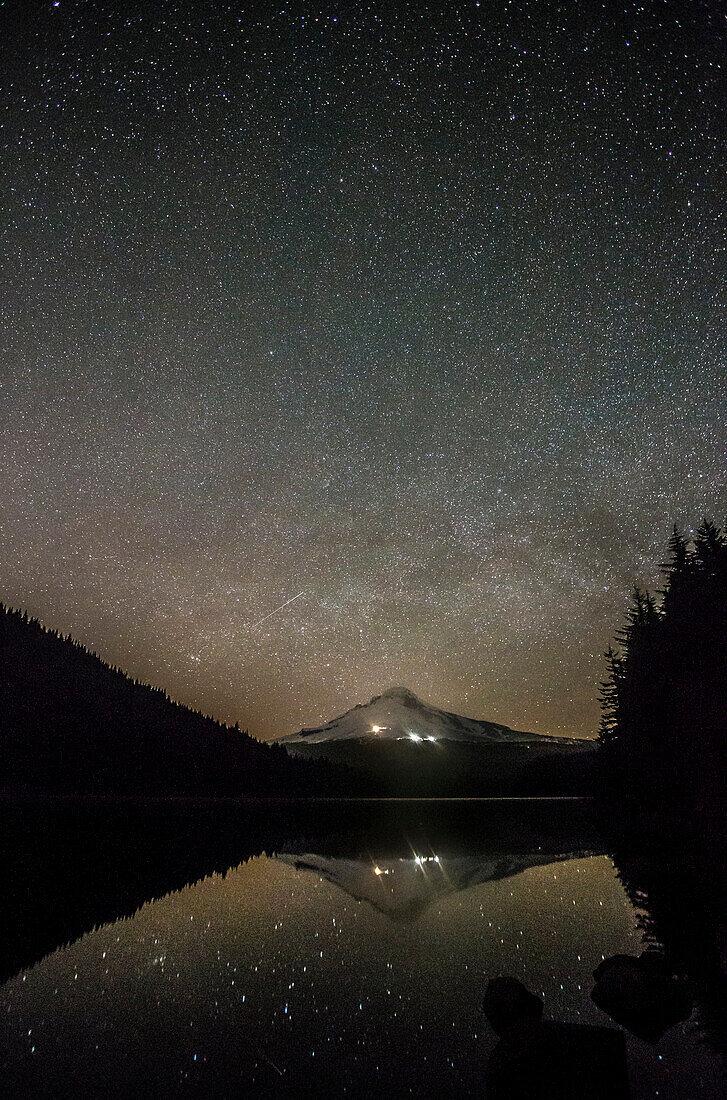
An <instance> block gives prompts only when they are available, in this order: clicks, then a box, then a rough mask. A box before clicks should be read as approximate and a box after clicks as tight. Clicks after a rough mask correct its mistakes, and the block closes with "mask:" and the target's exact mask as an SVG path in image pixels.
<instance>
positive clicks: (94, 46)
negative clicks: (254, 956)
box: [0, 0, 727, 738]
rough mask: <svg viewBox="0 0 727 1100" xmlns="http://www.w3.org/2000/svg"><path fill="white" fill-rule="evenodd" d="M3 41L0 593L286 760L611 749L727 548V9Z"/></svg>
mask: <svg viewBox="0 0 727 1100" xmlns="http://www.w3.org/2000/svg"><path fill="white" fill-rule="evenodd" d="M0 24H1V25H0V44H1V45H0V49H1V51H2V58H1V60H0V69H1V71H2V73H3V78H2V95H1V98H0V124H1V128H0V146H1V147H2V164H3V183H2V217H1V218H0V251H1V256H2V260H1V265H2V267H1V271H0V274H1V275H2V286H3V292H2V326H1V331H0V343H1V344H2V355H1V357H0V424H1V426H2V433H3V451H2V456H1V458H0V462H1V465H0V598H1V599H2V600H4V601H5V602H6V603H10V604H12V605H14V606H20V607H24V608H27V609H28V610H29V612H31V613H32V614H34V615H37V616H39V617H40V618H41V619H43V621H45V622H46V623H48V624H49V625H52V626H54V627H57V628H60V629H62V630H64V631H70V632H71V633H72V634H73V635H74V636H75V637H77V638H78V639H79V640H80V641H82V642H84V643H85V644H87V645H89V646H90V647H92V648H94V649H96V650H97V652H98V653H99V654H100V655H101V656H103V657H104V658H105V659H107V660H110V661H112V662H114V663H118V664H120V665H121V666H122V667H124V668H125V669H127V670H128V671H129V672H130V673H132V674H133V675H135V676H138V677H141V678H143V679H145V680H149V681H151V682H153V683H155V684H158V685H162V686H164V687H166V688H168V689H169V691H170V692H171V693H172V694H173V695H174V696H175V697H177V698H179V699H181V700H182V701H184V702H186V703H190V704H192V705H194V706H197V707H200V708H201V709H203V710H204V711H206V712H211V713H214V714H215V715H216V716H218V717H220V718H222V719H225V720H230V721H239V722H240V724H241V725H242V726H243V727H245V728H248V729H249V730H250V732H251V733H253V734H255V735H257V736H259V737H262V738H268V737H272V736H275V735H278V734H284V733H290V732H292V731H294V730H297V729H299V728H300V727H301V726H303V725H306V726H309V725H316V724H318V723H320V722H321V721H324V720H327V719H329V718H331V717H333V716H334V715H335V714H339V713H341V712H342V711H343V710H345V709H347V708H348V707H350V706H352V705H353V704H354V703H356V702H365V701H367V700H368V699H369V698H370V697H371V696H372V695H374V694H378V693H379V692H380V691H382V690H383V689H384V688H386V687H387V686H390V685H391V684H402V685H405V686H407V687H409V688H411V689H412V690H413V691H415V692H416V693H417V694H419V695H420V696H422V697H423V698H425V699H427V700H429V701H431V702H433V703H435V704H436V705H439V706H442V707H445V708H446V709H448V710H454V711H457V712H459V713H464V714H468V715H472V716H475V717H480V718H485V719H489V720H493V721H500V722H504V723H506V724H508V725H510V726H513V727H515V728H519V729H525V730H532V731H535V732H540V733H562V734H568V735H573V734H575V735H580V736H592V735H593V734H594V733H595V731H596V729H597V724H598V705H597V685H598V680H599V679H600V678H601V677H602V675H603V667H604V666H603V660H602V653H603V651H604V649H605V647H606V645H607V644H608V642H609V639H610V637H611V636H612V634H613V632H614V630H615V629H616V628H617V627H618V625H619V623H620V620H621V618H622V616H623V612H624V609H625V607H626V605H627V602H628V598H629V590H630V587H631V585H632V584H633V583H634V582H635V581H639V582H641V583H650V584H654V583H655V582H656V580H657V577H658V563H659V561H661V560H663V556H664V547H665V543H666V540H667V538H668V534H669V531H670V528H671V525H672V523H674V522H675V521H676V522H678V523H680V524H681V525H683V526H684V527H685V528H686V529H689V528H693V527H694V526H696V525H697V524H698V523H699V522H700V521H701V518H702V516H703V515H704V514H706V515H708V516H710V517H714V518H715V519H716V520H717V521H718V522H724V520H725V518H727V462H726V458H727V454H726V451H727V427H726V423H727V416H726V413H727V396H726V387H725V376H726V375H725V366H724V364H725V332H726V331H727V330H726V327H725V322H726V321H727V290H726V289H725V285H726V284H725V270H726V266H727V265H726V263H725V260H726V257H727V253H726V251H725V209H727V207H726V202H725V200H726V198H727V195H726V193H725V192H726V188H725V179H726V178H727V177H726V176H725V168H726V167H727V165H726V164H725V161H726V160H727V158H726V156H725V138H726V137H727V126H726V124H725V105H726V104H727V94H726V93H727V88H726V87H725V75H726V72H725V65H726V64H727V61H725V58H727V52H726V47H727V33H726V31H725V7H724V5H723V4H718V3H716V2H706V0H690V2H684V3H682V2H679V0H668V2H667V0H653V2H644V3H642V4H632V3H620V4H615V3H610V2H607V3H603V4H598V3H588V4H584V3H575V2H565V0H562V2H561V3H553V2H551V0H533V2H526V0H523V2H519V3H514V2H509V0H481V2H480V3H477V2H474V0H473V2H468V3H454V2H450V3H438V4H432V3H426V2H417V3H404V2H401V3H399V2H392V0H388V2H386V3H376V2H371V3H353V2H350V0H348V2H343V0H341V2H335V0H334V2H332V3H329V4H326V5H321V4H319V5H314V4H309V3H304V4H293V3H285V2H282V0H281V2H279V3H277V4H276V3H272V2H271V3H266V4H255V5H253V4H232V3H225V2H218V3H214V4H213V3H205V2H203V0H199V2H196V3H183V2H181V0H167V2H161V0H146V2H144V3H133V2H132V3H125V4H119V3H110V2H108V3H106V2H100V0H99V2H96V0H86V2H82V0H60V2H55V3H54V2H52V0H50V2H46V3H38V2H34V0H26V2H25V3H23V4H11V3H4V4H0ZM299 593H303V595H301V596H300V598H298V599H296V600H295V601H294V602H293V603H290V604H288V605H287V606H286V607H282V608H281V610H280V611H279V612H278V613H277V614H275V615H272V616H271V617H270V618H265V616H267V615H268V614H269V613H270V612H272V611H273V610H274V609H276V608H280V607H281V605H282V604H284V603H285V602H286V601H288V600H290V599H292V598H293V597H294V596H296V595H297V594H299ZM260 620H263V621H262V622H261V621H260Z"/></svg>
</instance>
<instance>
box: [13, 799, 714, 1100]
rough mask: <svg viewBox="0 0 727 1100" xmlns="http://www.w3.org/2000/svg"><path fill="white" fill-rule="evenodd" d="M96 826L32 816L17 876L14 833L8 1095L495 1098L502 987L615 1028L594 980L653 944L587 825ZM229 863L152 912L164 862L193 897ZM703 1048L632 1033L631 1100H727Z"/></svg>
mask: <svg viewBox="0 0 727 1100" xmlns="http://www.w3.org/2000/svg"><path fill="white" fill-rule="evenodd" d="M175 812H178V811H175ZM100 813H101V811H99V810H98V809H92V810H86V811H85V816H84V815H81V818H80V822H79V818H78V815H75V814H74V812H73V811H72V810H67V811H65V812H64V817H63V820H62V821H60V822H58V821H56V820H54V821H51V820H45V821H42V822H41V826H42V827H41V826H38V825H37V822H38V815H37V814H36V815H35V817H34V818H33V820H34V821H35V822H36V826H35V828H36V830H37V832H36V834H35V840H34V842H33V844H32V845H29V847H28V851H27V852H26V853H24V854H23V855H22V858H21V856H19V855H18V850H19V847H20V845H21V840H20V837H21V835H22V836H26V835H27V833H28V832H29V831H32V830H31V828H30V825H29V822H30V815H28V817H27V819H26V818H25V816H24V814H23V813H21V814H19V815H16V816H15V817H14V819H13V823H12V824H13V826H14V828H15V833H14V834H13V847H12V851H11V850H10V845H8V849H7V850H8V853H9V854H8V859H9V860H10V861H11V867H10V869H9V871H8V870H6V874H5V883H6V884H7V885H8V887H9V889H8V892H7V896H8V897H9V898H10V899H11V900H10V901H9V902H7V903H6V905H5V907H4V909H3V913H2V922H3V929H2V930H3V932H4V935H5V937H6V939H12V938H13V936H14V937H15V939H16V941H17V943H18V944H19V946H18V947H17V952H19V954H18V953H16V954H13V950H15V949H14V948H13V945H12V944H10V945H9V948H8V950H9V954H8V955H7V960H9V961H7V963H6V966H7V969H9V970H12V969H13V966H14V965H15V964H14V962H13V961H12V960H17V961H22V959H23V958H26V959H27V960H34V959H35V958H36V957H37V961H35V963H34V965H25V966H23V968H22V969H20V970H19V971H18V972H17V973H14V976H12V977H10V978H9V979H8V980H7V981H6V982H5V983H4V985H3V986H2V987H0V1049H2V1067H3V1069H2V1072H3V1077H4V1081H5V1086H6V1090H7V1094H8V1095H15V1094H18V1095H20V1094H23V1095H25V1096H49V1097H50V1096H53V1097H58V1096H69V1097H70V1096H73V1097H84V1096H89V1097H91V1096H94V1097H96V1096H143V1095H147V1094H149V1093H150V1092H153V1091H156V1092H157V1094H158V1095H176V1094H179V1095H183V1096H205V1095H209V1094H216V1095H219V1096H245V1095H250V1094H253V1095H254V1094H256V1093H258V1094H273V1095H286V1094H291V1095H294V1094H296V1092H299V1091H301V1090H302V1089H304V1088H306V1087H310V1088H313V1089H315V1090H317V1091H318V1092H319V1093H320V1094H321V1095H345V1094H350V1095H357V1094H362V1093H369V1094H374V1095H376V1094H378V1093H380V1092H388V1093H390V1094H392V1095H396V1096H399V1095H401V1096H405V1095H416V1096H443V1095H444V1096H446V1095H450V1096H456V1095H463V1094H467V1093H471V1092H472V1093H475V1094H480V1095H481V1094H482V1093H483V1088H484V1086H483V1081H484V1070H485V1066H486V1063H487V1058H488V1056H489V1054H490V1052H491V1050H492V1048H493V1046H494V1044H495V1042H496V1038H495V1036H494V1035H493V1033H492V1032H491V1030H490V1028H489V1025H488V1024H487V1023H486V1021H485V1019H484V1016H483V1014H482V1011H481V1007H480V1006H481V1000H482V995H483V992H484V987H485V984H486V981H487V978H488V977H489V976H493V975H496V974H510V975H512V976H514V977H517V978H519V979H520V980H522V981H523V982H524V983H525V984H526V985H527V986H528V988H529V989H531V990H532V991H533V992H535V993H537V994H538V995H539V996H541V997H542V998H543V1000H544V1004H545V1014H546V1016H548V1017H552V1018H556V1019H561V1020H566V1021H572V1022H578V1023H588V1024H600V1025H602V1026H617V1025H615V1024H613V1022H612V1021H611V1020H610V1019H609V1018H608V1017H607V1016H606V1015H605V1014H604V1013H603V1012H601V1011H600V1010H599V1009H598V1008H597V1007H596V1006H595V1005H594V1004H593V1002H592V1001H591V1000H590V998H589V993H590V991H591V989H592V988H593V984H594V983H593V979H592V972H593V970H594V968H595V967H596V966H597V965H598V963H599V962H601V960H602V959H604V958H609V957H610V956H612V955H614V954H616V953H618V952H624V953H628V954H631V955H638V954H639V953H640V952H641V951H642V950H643V949H644V947H645V946H647V944H648V943H650V942H653V941H654V933H653V928H652V927H651V925H650V920H649V913H648V909H647V908H645V906H644V905H643V904H640V905H639V906H635V905H634V903H633V900H630V898H629V895H628V893H627V890H626V888H625V887H624V885H623V884H622V882H621V880H620V878H619V871H618V869H617V866H615V864H614V860H613V859H612V858H611V856H610V855H608V854H607V853H606V851H605V845H604V842H603V840H602V839H601V838H600V836H599V834H598V831H597V830H596V829H595V828H594V827H593V824H592V822H591V820H590V818H589V816H588V812H587V811H585V810H584V809H583V808H582V807H573V806H564V805H560V806H558V805H555V804H545V805H543V804H541V805H539V806H538V805H534V804H533V805H529V806H522V805H519V806H518V805H508V806H506V807H503V806H502V805H499V806H498V805H493V804H491V803H476V804H467V805H464V806H463V805H462V804H459V805H458V806H456V805H453V804H449V803H442V802H432V803H425V802H422V803H416V804H411V803H410V804H408V805H407V804H389V805H387V806H385V807H381V806H380V807H378V808H376V809H375V810H374V809H372V808H370V807H367V808H362V807H356V808H352V807H345V806H338V807H331V806H327V807H321V808H320V809H319V810H315V809H313V810H311V809H309V810H307V811H306V816H305V819H304V820H301V817H300V815H298V814H297V813H296V812H295V811H293V810H290V809H287V810H286V809H278V810H276V811H275V813H274V814H273V815H270V814H268V815H267V816H266V815H263V817H262V819H261V818H260V817H259V816H258V817H256V818H255V820H254V821H252V820H251V819H247V818H246V817H245V815H244V814H242V815H241V816H237V811H232V810H229V811H228V812H227V816H226V817H225V816H224V815H223V819H220V817H219V813H218V811H216V810H212V809H209V810H207V809H205V810H204V811H198V810H196V811H194V812H189V813H188V812H187V811H184V814H183V816H184V820H185V822H186V827H187V828H190V825H189V820H190V818H191V820H192V826H193V828H192V829H191V831H190V839H189V842H188V844H187V845H186V846H182V850H181V851H180V850H178V849H175V847H174V843H173V841H172V840H171V839H170V837H174V836H177V835H179V829H176V828H175V822H174V821H172V822H170V821H169V820H168V818H169V813H168V812H167V813H164V814H162V811H160V810H159V809H155V810H153V811H145V812H144V814H141V815H139V821H138V822H135V821H134V811H133V810H128V809H127V810H126V811H124V813H123V815H119V816H118V817H117V819H115V820H112V821H110V820H109V819H108V817H104V816H103V814H101V819H100V820H99V814H100ZM150 814H151V818H150V816H149V815H150ZM41 816H42V815H41ZM50 816H51V817H52V815H50ZM155 817H156V818H157V819H158V820H157V824H158V828H157V830H156V834H155V830H154V828H153V827H152V825H153V819H154V818H155ZM92 822H93V824H94V825H95V828H94V829H93V835H91V832H92V829H91V823H92ZM51 824H53V825H54V830H55V831H54V832H53V839H52V840H51V833H50V831H49V830H50V826H51ZM26 826H27V827H26ZM180 829H181V825H180ZM74 830H75V831H74ZM201 830H204V831H205V836H206V840H205V847H204V850H203V851H202V850H200V851H199V852H198V851H193V852H192V854H191V855H190V856H189V859H190V863H189V864H188V865H185V858H186V854H185V853H187V852H188V851H189V850H190V849H191V848H193V844H192V840H191V837H192V835H194V836H198V833H199V831H201ZM11 833H12V829H11ZM132 835H133V836H134V837H135V838H136V844H137V846H138V847H137V848H136V849H134V850H133V851H132V848H133V845H132V844H131V840H130V837H131V836H132ZM44 836H45V837H46V838H47V843H48V846H49V847H50V848H51V849H52V850H51V852H50V855H49V858H48V860H47V862H44V856H43V852H44V848H43V837H44ZM266 836H269V837H270V841H269V843H266V842H265V838H266ZM236 839H237V844H238V847H239V850H240V858H239V860H235V859H234V858H232V859H231V858H230V853H231V850H232V849H233V848H234V845H235V840H236ZM216 841H219V847H220V849H221V850H222V853H223V858H222V859H221V864H222V865H219V866H218V867H217V869H216V870H214V869H213V872H212V873H211V874H207V875H206V877H202V878H200V881H196V882H194V884H193V885H189V886H182V888H180V889H175V890H173V891H172V892H171V893H168V894H167V895H166V896H161V897H158V898H157V899H156V900H149V901H146V902H145V901H144V896H145V895H147V894H149V893H150V891H151V896H152V897H153V896H154V894H153V881H154V877H153V876H154V874H155V873H157V874H158V875H159V876H160V879H161V880H162V882H163V890H162V891H161V892H164V891H165V890H166V889H168V888H169V875H168V871H169V867H167V868H166V871H167V873H166V876H165V875H164V874H162V870H161V868H162V867H163V866H164V854H165V853H167V858H168V861H169V863H170V864H173V865H174V866H176V867H178V874H179V875H180V876H181V878H182V880H183V881H184V879H185V876H188V877H189V879H190V880H191V879H193V878H198V877H200V874H201V873H203V872H204V870H205V866H206V863H205V861H207V863H208V862H209V860H210V859H213V854H214V850H215V843H216ZM145 846H146V849H148V850H149V851H150V852H153V859H152V861H151V865H150V867H149V868H147V870H146V871H144V872H143V873H142V874H141V876H140V878H139V880H138V881H139V890H140V891H141V894H140V895H139V894H135V892H134V890H135V885H134V884H135V882H136V881H137V880H136V879H135V878H134V875H135V873H136V872H135V867H134V865H135V864H136V863H138V862H139V861H140V860H141V859H142V855H141V854H140V853H143V852H144V851H145V850H146V849H145ZM74 853H75V855H76V856H77V857H78V858H75V859H74ZM99 853H100V854H99ZM129 853H131V854H129ZM255 853H256V854H255ZM150 858H151V857H150ZM228 859H229V863H228V862H227V861H228ZM64 860H65V861H66V863H65V865H64ZM213 862H215V860H214V859H213ZM216 862H217V863H218V864H219V863H220V861H219V860H217V861H216ZM99 867H103V868H105V870H104V871H103V872H100V871H99V869H98V868H99ZM156 867H159V868H160V870H159V871H156V872H155V868H156ZM44 874H45V875H46V877H47V883H48V886H47V891H46V892H45V893H44V889H43V882H42V878H43V875H44ZM93 876H95V879H94V882H95V886H94V888H93V889H92V888H91V878H92V877H93ZM99 878H101V879H104V883H105V884H104V885H102V887H99V885H98V881H97V880H98V879H99ZM31 882H32V888H31V887H30V886H29V883H31ZM84 883H86V887H87V888H86V894H90V895H92V900H91V908H90V909H87V908H86V902H85V901H84V899H83V897H82V896H81V895H82V894H83V892H84ZM632 892H633V891H632ZM44 899H45V903H46V905H47V910H46V911H45V912H39V909H42V907H43V901H44ZM638 900H639V899H637V901H638ZM642 902H643V899H642ZM94 905H95V906H96V908H97V912H98V913H99V914H102V918H101V919H102V920H103V921H104V923H100V926H99V927H94V924H96V923H99V921H97V919H96V917H95V914H94V910H93V906H94ZM139 905H140V908H138V909H137V906H139ZM29 906H32V907H33V910H32V911H33V912H34V913H36V914H37V920H35V922H34V924H33V928H32V930H31V931H32V935H28V923H29V921H28V912H29V908H28V907H29ZM114 906H115V907H116V909H117V911H118V913H119V914H120V918H119V919H116V920H111V919H108V917H109V912H110V911H112V910H113V908H114ZM109 907H110V908H109ZM135 909H136V910H137V911H136V912H134V910H135ZM121 914H124V915H121ZM54 935H55V936H56V937H60V939H63V940H66V939H71V940H72V941H73V942H69V943H67V944H66V945H64V946H61V945H60V943H59V944H56V945H54ZM76 935H77V938H74V936H76ZM24 937H25V938H24ZM703 1030H704V1029H703V1027H700V1025H699V1022H698V1010H697V1011H696V1012H695V1014H694V1015H693V1017H692V1018H691V1019H690V1020H687V1021H685V1022H683V1023H680V1024H677V1025H676V1026H674V1027H673V1028H671V1030H669V1031H668V1032H667V1033H666V1035H665V1036H664V1037H663V1038H662V1039H661V1041H660V1042H659V1043H658V1044H656V1045H654V1046H651V1045H649V1044H647V1043H645V1042H643V1041H641V1040H639V1039H637V1038H635V1037H634V1036H631V1035H629V1034H628V1033H626V1039H627V1050H628V1059H629V1075H630V1081H631V1088H632V1095H633V1096H634V1097H636V1098H641V1097H662V1098H685V1100H687V1098H698V1097H707V1098H711V1097H718V1096H720V1097H721V1096H722V1095H723V1092H724V1078H723V1077H722V1076H721V1073H722V1065H723V1063H722V1060H721V1058H720V1057H719V1056H718V1055H717V1054H716V1053H715V1052H714V1050H713V1049H712V1046H714V1045H715V1044H714V1041H712V1046H710V1043H709V1042H705V1036H704V1034H703ZM707 1039H709V1036H707ZM712 1039H713V1037H712Z"/></svg>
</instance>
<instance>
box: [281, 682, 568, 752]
mask: <svg viewBox="0 0 727 1100" xmlns="http://www.w3.org/2000/svg"><path fill="white" fill-rule="evenodd" d="M406 740H410V741H412V742H424V741H426V742H436V741H463V742H469V743H481V744H498V743H507V744H523V743H534V744H540V745H545V744H548V743H550V744H553V745H572V744H576V743H578V739H577V738H569V737H556V736H553V735H550V734H539V733H527V732H525V731H523V730H514V729H511V728H510V727H509V726H506V725H504V724H503V723H501V722H489V721H486V720H484V719H479V718H468V717H465V716H464V715H461V714H455V713H454V712H452V711H446V710H443V709H441V708H440V707H435V706H432V705H431V704H429V703H425V702H423V701H422V700H421V699H420V698H419V697H418V696H417V695H416V694H415V693H414V692H413V691H411V690H410V689H409V688H406V687H389V688H387V689H386V690H385V691H383V692H382V693H381V694H380V695H374V696H373V697H372V698H371V699H370V700H369V702H368V703H356V704H355V706H353V707H350V708H349V709H348V710H347V711H344V713H343V714H340V715H338V716H337V717H336V718H332V719H331V720H330V721H329V722H326V723H324V724H323V725H322V726H316V727H312V728H305V727H304V728H303V729H301V730H299V731H298V732H297V733H291V734H287V735H285V736H282V737H278V738H275V742H276V744H279V745H291V746H294V745H319V744H325V743H328V742H335V741H357V742H382V741H406Z"/></svg>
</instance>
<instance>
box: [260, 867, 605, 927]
mask: <svg viewBox="0 0 727 1100" xmlns="http://www.w3.org/2000/svg"><path fill="white" fill-rule="evenodd" d="M593 854H594V853H593V852H592V851H587V850H583V851H577V852H568V853H559V854H551V853H545V852H542V851H538V852H532V853H528V854H525V855H522V854H518V855H504V854H501V855H498V856H490V855H486V854H483V855H475V854H471V855H467V856H463V855H456V856H446V855H441V856H440V855H434V854H430V855H423V856H420V855H415V856H414V857H413V859H393V858H381V859H374V858H371V859H365V860H364V859H358V860H356V859H336V858H330V857H327V856H322V855H316V854H313V853H300V854H280V853H279V854H276V856H275V858H276V859H277V860H279V861H280V862H282V863H287V864H289V865H290V866H291V867H295V868H296V870H298V871H312V872H313V873H314V874H316V875H319V876H320V877H321V878H324V879H327V880H328V882H331V883H333V884H334V885H335V886H338V887H339V888H340V889H341V890H343V891H345V893H347V894H348V895H349V896H350V897H352V898H355V899H356V901H366V902H368V903H369V904H370V905H372V906H373V907H374V909H376V910H378V911H379V912H380V913H383V914H384V915H385V916H387V917H390V918H391V919H392V920H395V921H400V922H407V921H414V920H416V919H417V918H418V917H420V916H421V914H422V913H423V912H424V911H425V910H426V909H427V908H428V907H429V906H430V905H431V904H432V903H433V902H435V901H440V902H441V901H443V900H444V899H445V898H447V897H449V896H450V895H452V894H456V893H459V892H460V891H462V890H468V889H469V888H470V887H472V886H478V885H480V884H481V883H483V882H493V881H494V880H496V879H502V878H509V877H510V876H511V875H517V874H520V872H521V871H524V870H526V869H527V868H529V867H542V866H544V865H545V864H548V863H558V862H561V861H563V860H569V859H576V858H578V859H582V858H585V857H586V856H590V855H593Z"/></svg>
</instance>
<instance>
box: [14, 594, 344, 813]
mask: <svg viewBox="0 0 727 1100" xmlns="http://www.w3.org/2000/svg"><path fill="white" fill-rule="evenodd" d="M0 715H1V716H2V721H1V723H0V725H1V732H0V749H1V751H0V791H1V790H5V791H6V792H22V791H28V792H33V791H40V792H44V793H53V794H64V795H70V794H72V795H84V796H85V795H139V796H171V795H195V796H202V795H205V796H229V797H238V796H241V795H246V796H274V795H282V796H301V795H303V796H305V795H317V794H328V793H341V792H343V791H344V790H345V789H346V787H347V784H348V782H349V780H348V779H347V777H346V775H345V773H344V771H343V770H342V769H340V768H336V767H335V766H333V765H330V764H329V763H327V762H325V761H319V762H310V761H305V760H296V759H293V758H291V757H290V756H289V755H288V754H287V752H286V751H285V749H284V748H282V747H281V746H279V745H266V744H263V743H262V742H260V741H257V740H256V739H255V738H253V737H250V736H249V734H248V733H247V732H244V731H242V730H240V729H239V727H238V726H237V725H235V726H233V727H231V726H227V725H224V724H223V723H221V722H218V721H216V720H215V719H213V718H211V717H209V716H208V715H205V714H202V713H200V712H199V711H196V710H192V709H191V708H190V707H186V706H183V705H181V704H180V703H176V702H175V701H174V700H173V699H170V697H169V696H168V695H167V693H166V692H165V691H163V690H161V689H159V688H154V687H151V686H150V685H149V684H145V683H141V682H140V681H138V680H134V679H132V678H131V677H129V676H127V675H126V674H125V673H124V672H123V671H122V670H121V669H119V668H116V667H112V666H110V665H108V664H106V663H105V662H104V661H102V660H101V658H100V657H98V656H97V655H96V654H94V653H91V652H89V650H87V649H85V648H84V646H82V645H80V644H79V643H78V642H75V641H74V640H73V639H72V638H71V637H70V636H64V635H63V634H60V633H58V632H57V631H54V630H49V629H46V627H44V626H43V625H42V624H41V623H40V622H38V620H36V619H32V618H29V617H28V614H27V612H20V611H16V610H12V609H10V608H7V607H5V606H4V605H2V604H0Z"/></svg>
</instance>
